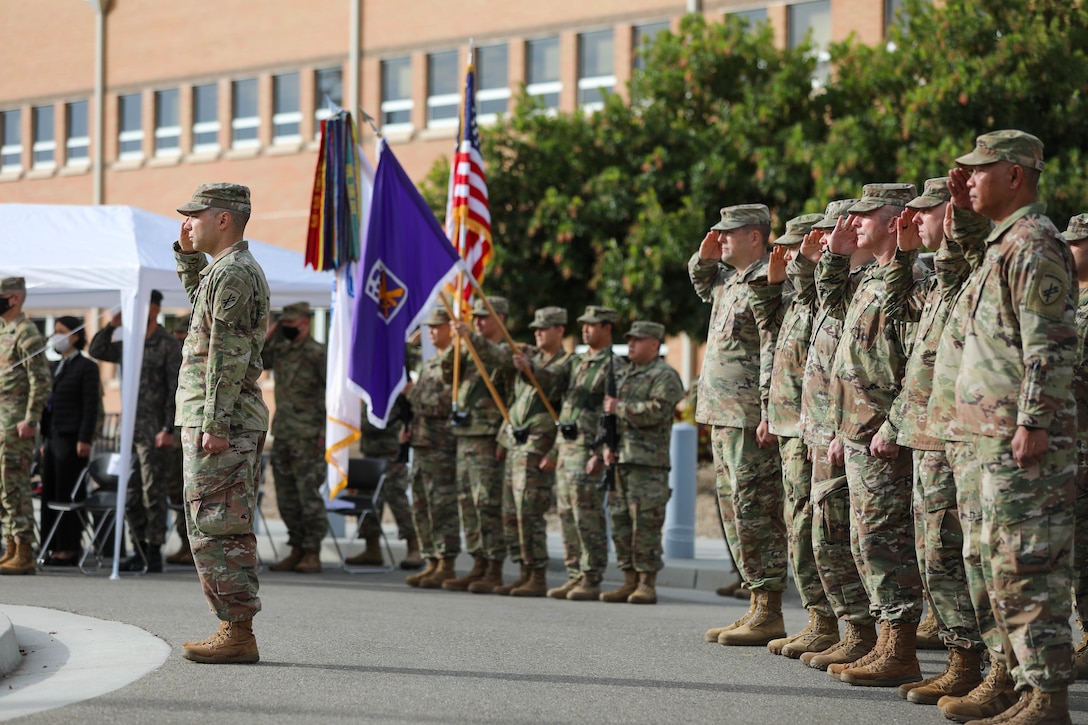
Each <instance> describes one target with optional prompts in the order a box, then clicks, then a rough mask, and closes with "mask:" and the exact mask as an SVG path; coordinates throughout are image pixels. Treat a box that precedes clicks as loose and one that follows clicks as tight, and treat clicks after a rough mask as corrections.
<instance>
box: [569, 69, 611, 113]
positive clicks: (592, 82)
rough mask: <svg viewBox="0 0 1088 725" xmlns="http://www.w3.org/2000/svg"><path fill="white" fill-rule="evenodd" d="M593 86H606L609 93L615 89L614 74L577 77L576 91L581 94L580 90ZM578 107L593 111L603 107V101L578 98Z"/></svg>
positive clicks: (590, 88) (588, 89)
mask: <svg viewBox="0 0 1088 725" xmlns="http://www.w3.org/2000/svg"><path fill="white" fill-rule="evenodd" d="M595 88H607V89H608V92H609V93H612V92H613V91H615V90H616V76H614V75H611V76H590V77H589V78H579V79H578V91H579V95H581V91H590V90H593V89H595ZM579 107H580V108H581V109H582V110H583V111H587V112H589V113H594V112H596V111H599V110H601V109H602V108H604V101H587V102H585V103H582V102H581V99H579Z"/></svg>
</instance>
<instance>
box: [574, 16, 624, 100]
mask: <svg viewBox="0 0 1088 725" xmlns="http://www.w3.org/2000/svg"><path fill="white" fill-rule="evenodd" d="M612 38H613V36H612V31H611V30H599V31H597V32H595V33H582V34H581V35H579V36H578V105H579V106H581V107H582V108H584V109H586V110H588V111H596V110H598V109H601V108H604V94H605V93H606V92H607V93H611V92H612V89H614V88H615V87H616V76H615V71H614V68H615V66H614V63H615V53H614V52H613V50H612V49H613V47H614V45H613V41H612Z"/></svg>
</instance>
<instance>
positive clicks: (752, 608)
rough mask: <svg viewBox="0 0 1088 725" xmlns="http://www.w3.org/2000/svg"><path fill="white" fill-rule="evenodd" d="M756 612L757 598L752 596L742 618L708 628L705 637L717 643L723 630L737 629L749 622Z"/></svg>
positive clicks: (708, 640)
mask: <svg viewBox="0 0 1088 725" xmlns="http://www.w3.org/2000/svg"><path fill="white" fill-rule="evenodd" d="M755 612H756V598H755V597H751V599H750V600H749V602H748V611H747V612H745V613H744V614H743V615H742V616H741V618H740V619H738V620H737V621H735V622H733V623H732V624H727V625H726V626H724V627H714V628H713V629H708V630H707V631H706V637H705V639H706V641H707V642H711V643H713V644H717V643H718V637H720V636H721V634H722V632H728V631H729V630H731V629H736V628H737V627H739V626H741V625H742V624H744V623H745V622H747V621H748V620H749V618H751V616H752V615H753V614H755Z"/></svg>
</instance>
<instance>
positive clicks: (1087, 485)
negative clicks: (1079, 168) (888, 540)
mask: <svg viewBox="0 0 1088 725" xmlns="http://www.w3.org/2000/svg"><path fill="white" fill-rule="evenodd" d="M1062 236H1063V237H1064V238H1065V240H1066V241H1067V242H1070V243H1074V242H1077V243H1080V242H1083V241H1084V240H1085V239H1088V214H1079V215H1077V216H1075V217H1073V218H1072V219H1070V220H1069V228H1068V229H1066V231H1064V232H1062ZM1073 399H1074V400H1076V401H1077V503H1076V534H1075V535H1076V540H1075V542H1074V547H1073V549H1074V550H1073V576H1074V580H1073V597H1074V598H1073V605H1074V606H1075V607H1076V614H1077V620H1078V621H1079V622H1080V626H1081V629H1084V630H1088V287H1081V288H1080V290H1079V296H1078V299H1077V359H1076V367H1075V368H1074V369H1073Z"/></svg>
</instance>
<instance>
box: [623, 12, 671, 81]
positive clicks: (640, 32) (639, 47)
mask: <svg viewBox="0 0 1088 725" xmlns="http://www.w3.org/2000/svg"><path fill="white" fill-rule="evenodd" d="M667 32H669V23H668V21H662V22H660V23H646V24H644V25H636V26H635V27H634V28H632V29H631V67H632V68H634V69H635V70H646V60H645V59H644V58H643V56H642V52H643V50H645V49H646V46H648V45H649V44H650V43H652V42H653V40H654V39H655V38H656V37H657V36H658V34H659V33H667Z"/></svg>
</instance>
